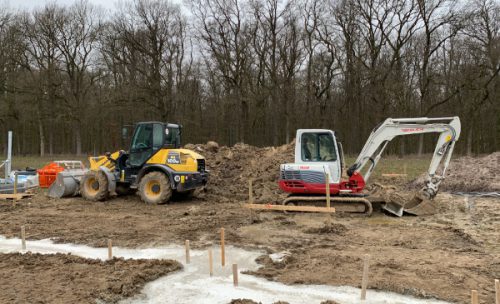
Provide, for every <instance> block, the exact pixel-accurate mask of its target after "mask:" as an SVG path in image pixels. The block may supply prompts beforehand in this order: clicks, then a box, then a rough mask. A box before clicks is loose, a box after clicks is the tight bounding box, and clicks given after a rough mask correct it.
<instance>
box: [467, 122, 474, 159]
mask: <svg viewBox="0 0 500 304" xmlns="http://www.w3.org/2000/svg"><path fill="white" fill-rule="evenodd" d="M472 131H473V130H472V126H469V129H468V130H467V156H472V139H473V134H474V133H473V132H472Z"/></svg>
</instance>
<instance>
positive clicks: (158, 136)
mask: <svg viewBox="0 0 500 304" xmlns="http://www.w3.org/2000/svg"><path fill="white" fill-rule="evenodd" d="M162 146H163V125H161V124H154V125H153V148H154V149H160V148H161V147H162Z"/></svg>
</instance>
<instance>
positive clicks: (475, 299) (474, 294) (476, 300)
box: [470, 290, 479, 304]
mask: <svg viewBox="0 0 500 304" xmlns="http://www.w3.org/2000/svg"><path fill="white" fill-rule="evenodd" d="M470 300H471V303H472V304H479V298H478V296H477V290H471V292H470Z"/></svg>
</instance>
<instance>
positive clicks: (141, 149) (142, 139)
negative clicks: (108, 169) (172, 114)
mask: <svg viewBox="0 0 500 304" xmlns="http://www.w3.org/2000/svg"><path fill="white" fill-rule="evenodd" d="M180 135H181V128H180V126H179V125H176V124H164V123H161V122H142V123H138V124H137V126H136V128H135V132H134V135H133V137H132V142H131V145H130V150H129V155H128V161H127V165H128V166H129V167H132V168H134V167H142V166H143V165H144V164H145V163H146V162H147V161H148V160H149V159H150V158H151V156H153V155H154V154H155V153H156V152H158V151H159V150H160V149H162V148H170V149H175V148H179V147H180V145H181V140H180Z"/></svg>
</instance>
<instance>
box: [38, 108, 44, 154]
mask: <svg viewBox="0 0 500 304" xmlns="http://www.w3.org/2000/svg"><path fill="white" fill-rule="evenodd" d="M42 106H43V105H42V102H41V101H39V102H38V135H39V137H40V156H44V155H45V130H44V128H43V120H42V115H43V114H42V113H43V111H42Z"/></svg>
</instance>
